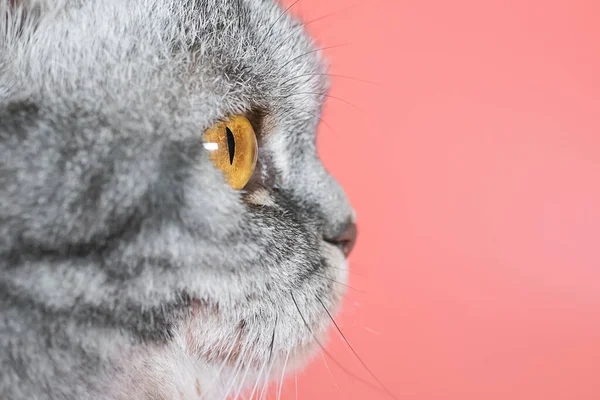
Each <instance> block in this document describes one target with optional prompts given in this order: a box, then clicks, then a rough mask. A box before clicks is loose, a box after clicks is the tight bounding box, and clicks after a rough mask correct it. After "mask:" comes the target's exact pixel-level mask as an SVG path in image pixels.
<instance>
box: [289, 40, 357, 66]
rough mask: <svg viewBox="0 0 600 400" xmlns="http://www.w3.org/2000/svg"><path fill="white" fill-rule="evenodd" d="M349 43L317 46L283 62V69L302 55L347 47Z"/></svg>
mask: <svg viewBox="0 0 600 400" xmlns="http://www.w3.org/2000/svg"><path fill="white" fill-rule="evenodd" d="M348 45H349V43H342V44H335V45H332V46H326V47H319V48H316V49H312V50H309V51H307V52H305V53H302V54H300V55H298V56H296V57H293V58H292V59H290V60H287V61H286V62H285V63H283V65H282V66H281V67H280V68H281V69H283V68H285V67H286V66H287V65H288V64H290V63H291V62H294V61H295V60H297V59H299V58H301V57H305V56H307V55H309V54H312V53H316V52H318V51H323V50H329V49H335V48H337V47H345V46H348Z"/></svg>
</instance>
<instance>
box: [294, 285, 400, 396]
mask: <svg viewBox="0 0 600 400" xmlns="http://www.w3.org/2000/svg"><path fill="white" fill-rule="evenodd" d="M290 296H291V297H292V301H293V303H294V306H296V310H297V311H298V314H300V318H301V319H302V322H303V323H304V326H306V329H308V331H309V332H310V334H311V336H312V337H313V339H314V341H315V343H317V344H318V345H319V347H320V348H321V351H322V352H323V353H324V354H325V355H326V356H327V357H329V359H330V360H331V361H332V362H333V363H334V364H335V365H336V366H337V367H338V368H339V369H341V370H342V371H344V372H345V373H346V374H347V375H348V376H350V377H351V378H354V379H356V380H357V381H359V382H360V383H362V384H363V385H365V386H368V387H370V388H371V389H373V390H375V391H377V392H379V393H385V394H387V395H389V396H391V397H392V398H393V399H396V400H397V397H395V396H394V395H393V394H391V393H389V392H388V391H387V390H385V389H382V388H381V387H380V386H378V385H374V384H372V383H371V382H369V381H368V380H366V379H363V378H361V377H360V376H358V375H356V374H354V373H352V372H351V371H350V370H348V369H347V368H346V367H344V366H343V365H342V364H341V363H340V362H339V361H337V360H336V359H335V358H334V357H333V356H332V355H331V353H330V352H328V351H327V350H326V349H325V347H324V346H323V344H322V343H321V342H320V341H319V339H318V338H317V335H315V333H314V332H313V330H312V329H311V327H310V326H309V325H308V322H306V319H305V318H304V315H303V314H302V312H301V311H300V307H299V306H298V303H297V302H296V298H295V297H294V293H293V291H290Z"/></svg>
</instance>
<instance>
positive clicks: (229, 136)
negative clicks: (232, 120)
mask: <svg viewBox="0 0 600 400" xmlns="http://www.w3.org/2000/svg"><path fill="white" fill-rule="evenodd" d="M225 131H226V132H227V148H228V149H229V164H233V156H234V155H235V139H234V137H233V132H231V129H229V127H225Z"/></svg>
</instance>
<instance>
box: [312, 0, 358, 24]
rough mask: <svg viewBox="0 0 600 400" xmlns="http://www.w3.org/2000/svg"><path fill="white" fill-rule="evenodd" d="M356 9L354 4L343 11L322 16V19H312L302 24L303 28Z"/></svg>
mask: <svg viewBox="0 0 600 400" xmlns="http://www.w3.org/2000/svg"><path fill="white" fill-rule="evenodd" d="M355 7H356V4H353V5H351V6H348V7H346V8H342V9H340V10H337V11H333V12H331V13H329V14H325V15H322V16H320V17H317V18H313V19H311V20H308V21H306V22H304V23H303V24H302V26H307V25H310V24H312V23H315V22H318V21H321V20H324V19H327V18H331V17H334V16H336V15H339V14H341V13H343V12H345V11H348V10H351V9H353V8H355Z"/></svg>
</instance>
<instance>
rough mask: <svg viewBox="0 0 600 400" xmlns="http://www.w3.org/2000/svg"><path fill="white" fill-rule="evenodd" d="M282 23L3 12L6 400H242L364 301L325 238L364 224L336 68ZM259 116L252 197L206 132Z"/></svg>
mask: <svg viewBox="0 0 600 400" xmlns="http://www.w3.org/2000/svg"><path fill="white" fill-rule="evenodd" d="M283 11H284V10H283V9H282V8H281V7H280V6H279V5H277V4H275V3H274V2H272V1H271V0H228V1H222V0H127V1H124V0H23V1H14V0H13V1H9V0H0V24H2V25H0V190H1V192H0V310H1V312H2V313H1V316H0V398H2V399H7V400H20V399H104V398H106V399H180V398H186V399H187V398H198V392H200V393H202V398H223V396H225V395H226V394H228V393H229V394H230V395H235V394H236V393H239V392H240V391H241V390H242V389H241V388H242V387H244V386H247V387H249V388H250V389H252V388H253V387H259V388H260V387H262V385H263V380H266V378H267V377H269V376H277V378H278V377H279V376H280V374H281V371H282V369H284V368H285V366H286V364H287V366H288V369H290V366H292V365H293V366H299V365H302V364H303V362H304V360H305V359H306V358H307V357H308V356H309V355H310V353H311V352H312V350H313V349H314V348H315V347H317V346H316V344H317V343H316V341H315V336H313V335H316V336H317V337H320V336H321V335H322V334H323V332H324V331H325V329H326V328H327V327H328V326H329V319H328V317H327V314H326V313H325V310H324V309H323V306H322V305H321V303H320V301H322V303H323V305H325V306H326V307H328V308H329V309H330V310H331V311H334V310H335V309H336V308H337V306H338V305H339V302H340V299H341V297H342V295H343V289H344V287H343V286H342V285H340V284H338V283H337V282H340V283H343V282H345V281H346V279H347V278H346V270H345V268H346V264H345V261H344V258H343V256H342V254H341V252H340V251H339V249H337V248H336V247H334V246H333V245H331V244H329V243H327V242H326V241H324V240H323V238H324V237H332V236H335V235H337V234H339V233H340V232H341V231H342V230H343V229H344V227H345V225H346V224H347V223H348V221H349V220H352V219H353V214H352V209H351V207H350V205H349V204H348V202H347V200H346V197H345V195H344V193H343V191H342V189H341V188H340V187H339V186H338V185H337V183H336V182H335V181H334V180H333V178H332V177H331V176H330V175H329V174H328V173H327V172H326V171H325V169H324V168H323V166H322V164H321V163H320V161H319V159H318V157H317V155H316V150H315V131H316V126H317V122H318V115H319V114H320V110H321V106H322V102H323V95H324V93H325V91H326V88H327V82H326V80H325V78H324V74H323V73H324V71H325V69H324V66H323V63H322V60H321V59H320V55H319V52H318V51H317V49H316V47H315V46H314V44H313V43H312V41H311V40H310V39H309V38H308V37H307V36H306V34H305V33H304V31H303V27H302V25H301V24H300V23H299V22H298V21H296V20H294V19H292V18H291V17H289V16H288V15H284V14H283ZM249 112H250V113H252V115H255V120H256V121H257V128H258V132H257V134H258V136H259V143H260V155H259V158H260V159H259V174H258V178H257V184H256V185H254V186H252V187H251V188H249V189H248V190H246V191H235V190H233V189H231V188H230V187H229V186H228V185H227V184H226V183H225V180H224V178H223V176H222V174H221V172H220V171H218V170H217V169H216V168H214V167H213V165H212V163H211V162H210V160H209V158H208V156H207V154H206V153H205V151H204V150H203V147H202V132H203V131H204V130H205V129H206V128H208V127H209V126H211V125H212V124H213V123H215V122H216V121H218V120H219V119H220V118H223V117H226V116H227V115H230V114H239V113H249ZM334 281H337V282H334ZM296 305H297V306H298V308H299V309H300V310H301V314H302V316H301V315H300V314H299V312H298V309H297V308H296ZM302 318H304V319H305V320H306V324H307V325H308V326H310V328H309V327H307V325H306V324H305V323H304V321H303V319H302ZM255 383H256V384H255Z"/></svg>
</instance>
